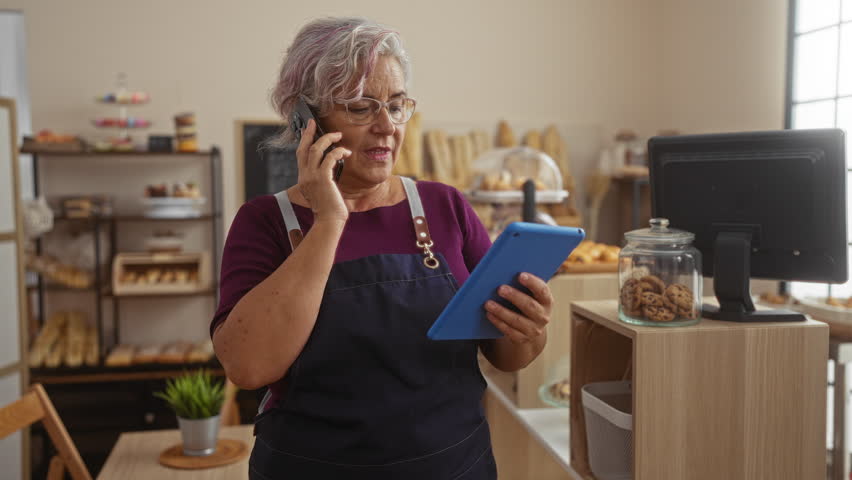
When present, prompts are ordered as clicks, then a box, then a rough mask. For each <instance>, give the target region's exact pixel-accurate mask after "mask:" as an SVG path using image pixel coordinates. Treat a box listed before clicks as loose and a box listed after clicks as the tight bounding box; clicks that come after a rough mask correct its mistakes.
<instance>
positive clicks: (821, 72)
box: [786, 0, 852, 298]
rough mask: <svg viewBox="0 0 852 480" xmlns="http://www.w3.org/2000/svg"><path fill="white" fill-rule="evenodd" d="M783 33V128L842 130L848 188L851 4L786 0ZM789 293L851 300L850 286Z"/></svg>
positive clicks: (795, 287)
mask: <svg viewBox="0 0 852 480" xmlns="http://www.w3.org/2000/svg"><path fill="white" fill-rule="evenodd" d="M789 31H790V33H789V43H788V48H789V52H788V62H787V69H788V71H787V118H786V124H787V127H788V128H831V127H838V128H842V129H844V130H846V132H847V137H846V142H847V143H846V167H847V171H846V172H847V173H846V175H847V185H852V160H850V158H852V156H850V155H849V153H850V152H852V0H817V1H814V0H790V25H789ZM846 191H847V199H846V205H847V207H846V210H847V215H849V216H850V218H849V219H848V220H847V221H848V223H847V224H848V225H852V188H849V187H847V190H846ZM850 232H852V230H850ZM850 236H852V234H850ZM848 240H849V241H850V243H849V245H850V246H852V238H849V239H848ZM849 259H850V260H852V250H850V252H849ZM850 272H852V265H850ZM790 291H791V293H792V294H793V295H796V296H820V297H825V296H828V295H830V296H833V297H838V298H844V297H849V296H852V282H847V283H845V284H843V285H825V284H816V283H804V282H792V283H791V284H790Z"/></svg>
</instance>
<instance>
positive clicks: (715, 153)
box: [648, 129, 848, 322]
mask: <svg viewBox="0 0 852 480" xmlns="http://www.w3.org/2000/svg"><path fill="white" fill-rule="evenodd" d="M844 136H845V135H844V133H843V131H842V130H838V129H819V130H781V131H769V132H744V133H726V134H710V135H685V136H674V137H654V138H652V139H650V140H649V142H648V158H649V163H650V175H651V198H652V204H651V211H652V214H653V216H654V217H661V218H667V219H669V222H670V225H671V226H672V227H674V228H679V229H682V230H686V231H689V232H692V233H694V234H695V247H696V248H698V249H699V250H700V251H701V254H702V258H703V266H702V271H703V274H704V275H705V276H713V288H714V290H715V292H716V298H717V299H718V301H719V307H715V306H709V305H706V304H705V305H704V309H703V312H702V314H703V316H704V317H705V318H713V319H719V320H727V321H740V322H759V321H791V320H803V319H804V316H802V315H800V314H797V313H794V312H789V311H780V310H773V311H755V308H754V304H753V302H752V300H751V293H750V290H749V279H750V277H755V278H768V279H776V280H795V281H807V282H825V283H843V282H845V281H846V279H847V275H848V272H847V260H846V256H847V241H848V240H847V234H846V156H845V139H844Z"/></svg>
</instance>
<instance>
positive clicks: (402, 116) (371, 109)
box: [337, 97, 417, 125]
mask: <svg viewBox="0 0 852 480" xmlns="http://www.w3.org/2000/svg"><path fill="white" fill-rule="evenodd" d="M337 103H340V104H342V105H343V106H344V107H346V119H347V120H348V121H349V123H351V124H353V125H369V124H371V123H373V122H374V121H375V120H376V116H378V114H379V112H380V111H381V110H382V108H386V109H387V111H388V116H390V120H391V122H393V123H395V124H397V125H402V124H403V123H405V122H407V121H408V120H410V119H411V116H412V115H414V108H415V107H416V106H417V102H416V101H415V100H414V99H413V98H408V97H400V98H395V99H393V100H391V101H389V102H382V101H379V100H376V99H374V98H361V99H358V100H354V101H349V102H337Z"/></svg>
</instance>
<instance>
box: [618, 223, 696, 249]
mask: <svg viewBox="0 0 852 480" xmlns="http://www.w3.org/2000/svg"><path fill="white" fill-rule="evenodd" d="M648 223H650V224H651V228H640V229H639V230H633V231H630V232H627V233H625V234H624V237H625V238H626V239H627V241H628V242H639V243H656V244H674V245H681V244H686V243H691V242H692V241H693V240H694V239H695V234H694V233H690V232H687V231H685V230H678V229H676V228H669V220H668V219H667V218H652V219H651V221H650V222H648Z"/></svg>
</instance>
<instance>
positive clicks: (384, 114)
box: [372, 107, 396, 135]
mask: <svg viewBox="0 0 852 480" xmlns="http://www.w3.org/2000/svg"><path fill="white" fill-rule="evenodd" d="M372 130H373V132H375V133H378V134H381V135H393V133H394V132H395V131H396V125H395V124H394V123H393V122H392V121H391V118H390V113H389V112H388V109H387V107H382V108H380V109H379V111H378V113H376V119H375V120H374V121H373V128H372Z"/></svg>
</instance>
